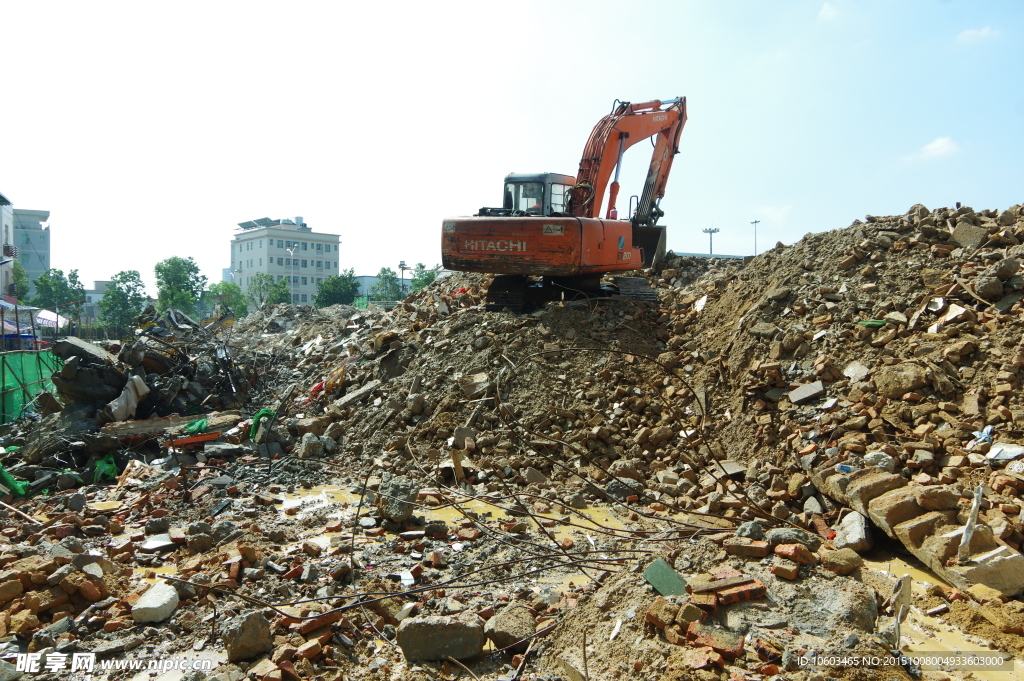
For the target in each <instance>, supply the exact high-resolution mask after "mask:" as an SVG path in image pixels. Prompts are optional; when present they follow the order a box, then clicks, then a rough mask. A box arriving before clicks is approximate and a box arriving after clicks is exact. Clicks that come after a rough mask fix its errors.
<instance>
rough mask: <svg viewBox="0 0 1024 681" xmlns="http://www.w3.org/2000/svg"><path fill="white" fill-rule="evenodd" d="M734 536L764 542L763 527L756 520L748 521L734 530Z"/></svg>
mask: <svg viewBox="0 0 1024 681" xmlns="http://www.w3.org/2000/svg"><path fill="white" fill-rule="evenodd" d="M736 536H737V537H747V538H748V539H755V540H757V541H762V540H764V526H763V525H761V523H759V522H757V521H756V520H749V521H747V522H745V523H742V524H741V525H740V526H739V527H737V528H736Z"/></svg>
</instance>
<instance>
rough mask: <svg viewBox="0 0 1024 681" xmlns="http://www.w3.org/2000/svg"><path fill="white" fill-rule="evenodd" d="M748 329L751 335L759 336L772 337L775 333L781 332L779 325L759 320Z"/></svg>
mask: <svg viewBox="0 0 1024 681" xmlns="http://www.w3.org/2000/svg"><path fill="white" fill-rule="evenodd" d="M747 331H749V332H750V335H752V336H757V337H758V338H772V337H773V336H775V334H777V333H779V327H777V326H775V325H774V324H771V323H769V322H757V323H756V324H754V325H753V326H751V327H750V328H749V329H747Z"/></svg>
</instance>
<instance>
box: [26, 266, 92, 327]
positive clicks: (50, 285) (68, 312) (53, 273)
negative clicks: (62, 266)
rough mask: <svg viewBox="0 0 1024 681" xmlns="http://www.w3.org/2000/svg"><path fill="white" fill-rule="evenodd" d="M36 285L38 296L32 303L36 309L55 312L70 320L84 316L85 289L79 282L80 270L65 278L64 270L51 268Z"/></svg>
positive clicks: (73, 271) (40, 276)
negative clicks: (42, 308)
mask: <svg viewBox="0 0 1024 681" xmlns="http://www.w3.org/2000/svg"><path fill="white" fill-rule="evenodd" d="M35 285H36V295H35V297H34V298H32V301H31V302H32V304H33V305H35V306H36V307H45V308H47V309H49V310H54V311H55V312H59V313H60V314H61V315H63V316H65V317H68V318H71V317H77V316H79V315H80V314H82V304H83V303H84V302H85V287H84V286H82V282H81V281H79V280H78V270H71V271H70V272H69V273H68V276H66V277H65V276H64V272H63V271H62V270H58V269H54V268H52V267H51V268H50V269H48V270H46V271H45V272H43V273H42V274H40V275H39V278H38V279H36V280H35ZM58 308H59V309H58Z"/></svg>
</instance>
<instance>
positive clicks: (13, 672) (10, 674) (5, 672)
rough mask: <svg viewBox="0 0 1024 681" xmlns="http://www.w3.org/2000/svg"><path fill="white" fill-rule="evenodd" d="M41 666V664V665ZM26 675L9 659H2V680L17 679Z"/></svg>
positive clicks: (12, 680)
mask: <svg viewBox="0 0 1024 681" xmlns="http://www.w3.org/2000/svg"><path fill="white" fill-rule="evenodd" d="M40 666H41V665H40ZM24 675H25V672H19V671H18V668H17V667H15V666H14V665H13V664H11V663H10V662H8V661H7V660H0V681H15V680H16V679H20V678H21V677H22V676H24Z"/></svg>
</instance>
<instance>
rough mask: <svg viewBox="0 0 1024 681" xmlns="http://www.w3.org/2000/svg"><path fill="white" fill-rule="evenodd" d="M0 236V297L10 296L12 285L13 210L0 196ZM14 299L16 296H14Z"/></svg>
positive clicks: (5, 199) (9, 203) (5, 198)
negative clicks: (1, 287)
mask: <svg viewBox="0 0 1024 681" xmlns="http://www.w3.org/2000/svg"><path fill="white" fill-rule="evenodd" d="M0 235H2V236H3V253H2V254H0V285H2V286H3V289H2V290H0V295H4V296H10V295H11V284H13V283H14V258H13V257H11V254H12V253H13V252H14V251H13V248H14V242H13V241H12V239H14V208H12V207H11V202H10V201H8V200H7V197H6V196H4V195H3V194H0ZM14 297H15V298H16V297H17V296H14Z"/></svg>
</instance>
